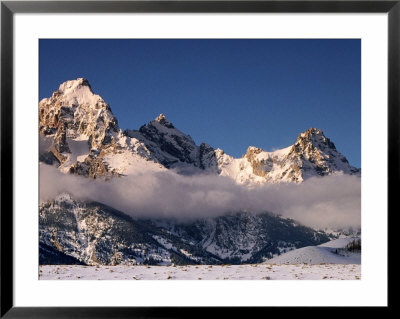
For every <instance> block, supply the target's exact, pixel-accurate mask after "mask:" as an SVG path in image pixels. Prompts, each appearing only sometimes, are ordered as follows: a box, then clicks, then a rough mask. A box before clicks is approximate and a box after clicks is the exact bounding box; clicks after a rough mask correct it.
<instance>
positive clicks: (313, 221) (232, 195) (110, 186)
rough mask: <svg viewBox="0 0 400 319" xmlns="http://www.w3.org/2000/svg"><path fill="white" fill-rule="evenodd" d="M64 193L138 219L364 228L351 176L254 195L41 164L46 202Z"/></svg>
mask: <svg viewBox="0 0 400 319" xmlns="http://www.w3.org/2000/svg"><path fill="white" fill-rule="evenodd" d="M63 192H67V193H69V194H71V196H72V197H73V198H75V199H78V200H91V201H97V202H101V203H103V204H106V205H109V206H111V207H113V208H115V209H118V210H120V211H123V212H125V213H127V214H129V215H131V216H133V217H157V218H159V217H172V218H181V219H191V218H200V217H215V216H220V215H223V214H225V213H227V212H237V211H241V210H245V211H251V212H254V213H259V212H263V211H270V212H273V213H276V214H280V215H282V216H284V217H288V218H293V219H295V220H297V221H299V222H300V223H302V224H304V225H307V226H311V227H316V228H325V227H328V228H334V229H336V228H342V227H343V228H347V227H350V226H351V227H354V228H359V227H360V225H361V179H360V178H359V177H356V176H347V175H342V176H327V177H323V178H321V177H319V178H317V177H316V178H311V179H308V180H306V181H305V182H304V183H302V184H269V185H263V186H259V187H254V188H251V189H249V188H247V187H244V186H240V185H237V184H236V183H235V182H234V181H233V180H231V179H230V178H227V177H221V176H210V175H196V176H182V175H178V174H176V173H174V172H170V171H166V172H157V173H146V174H137V175H131V176H126V177H123V178H114V179H112V180H110V181H107V182H104V181H100V180H89V179H87V178H84V177H81V176H73V175H66V174H63V173H61V172H60V171H58V170H57V169H56V168H55V167H52V166H49V165H45V164H40V201H41V202H43V201H47V200H51V199H54V198H55V197H56V196H57V195H58V194H60V193H63Z"/></svg>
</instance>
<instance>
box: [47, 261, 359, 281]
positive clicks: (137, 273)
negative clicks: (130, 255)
mask: <svg viewBox="0 0 400 319" xmlns="http://www.w3.org/2000/svg"><path fill="white" fill-rule="evenodd" d="M39 279H45V280H143V279H144V280H168V279H169V280H171V279H178V280H179V279H180V280H228V279H231V280H286V279H306V280H307V279H309V280H319V279H325V280H329V279H331V280H332V279H333V280H357V279H361V265H360V264H320V265H311V264H296V265H272V264H254V265H225V266H207V265H199V266H68V265H51V266H48V265H46V266H40V270H39Z"/></svg>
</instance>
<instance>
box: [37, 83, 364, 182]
mask: <svg viewBox="0 0 400 319" xmlns="http://www.w3.org/2000/svg"><path fill="white" fill-rule="evenodd" d="M39 132H40V136H41V138H42V139H44V140H47V144H50V146H49V147H47V149H46V150H45V151H44V152H42V153H41V154H40V160H41V161H43V162H45V163H47V164H53V165H56V166H57V167H58V168H59V169H60V170H61V171H63V172H64V173H71V174H78V175H83V176H87V177H90V178H98V177H104V178H106V179H107V178H112V177H115V176H123V175H126V174H128V175H129V174H131V173H132V172H134V171H135V168H134V166H133V165H129V164H130V163H135V165H137V166H138V167H139V168H140V169H143V167H146V169H151V170H158V169H161V170H162V169H171V168H173V169H175V170H176V171H177V172H178V173H179V172H180V173H183V174H185V173H187V172H190V173H191V174H193V173H196V172H197V173H199V172H201V173H207V174H214V175H222V176H227V177H230V178H232V179H234V180H235V181H236V182H237V183H239V184H244V185H253V184H263V183H280V182H295V183H301V182H302V181H304V180H305V179H307V178H309V177H312V176H325V175H334V174H360V170H359V169H357V168H355V167H352V166H351V165H350V164H349V163H348V161H347V159H346V158H345V157H344V156H343V155H342V154H340V153H339V152H338V151H337V150H336V147H335V145H334V144H333V142H331V141H330V139H329V138H327V137H325V135H324V134H323V132H322V130H320V129H317V128H310V129H308V130H306V131H305V132H302V133H300V134H299V135H298V137H297V140H296V141H295V143H294V144H293V145H291V146H289V147H287V148H284V149H281V150H276V151H273V152H266V151H265V150H262V149H261V148H258V147H255V146H249V148H248V149H247V151H246V153H245V154H244V155H243V156H242V157H241V158H234V157H232V156H230V155H228V154H226V153H225V152H224V151H223V150H221V149H219V148H217V149H214V148H213V147H212V146H210V145H208V144H206V143H204V142H202V143H201V144H200V145H196V143H195V142H194V140H193V139H192V138H191V137H190V135H187V134H185V133H183V132H181V131H180V130H178V129H177V128H176V127H175V126H174V125H173V124H172V123H171V122H170V121H168V120H167V118H166V116H165V115H164V114H160V115H159V116H157V117H156V118H155V119H154V120H152V121H150V122H149V123H147V124H145V125H142V126H141V127H140V128H139V129H138V130H130V129H127V130H124V131H122V130H121V129H120V128H119V126H118V120H117V119H116V118H115V116H114V115H113V113H112V111H111V108H110V106H109V105H108V104H107V103H106V102H105V101H104V100H103V99H102V98H101V96H100V95H97V94H94V93H93V91H92V88H91V86H90V84H89V81H88V80H87V79H84V78H78V79H77V80H72V81H66V82H64V83H62V84H61V85H60V87H59V89H58V90H56V91H55V92H54V93H53V94H52V96H51V97H50V98H46V99H43V100H41V101H40V103H39Z"/></svg>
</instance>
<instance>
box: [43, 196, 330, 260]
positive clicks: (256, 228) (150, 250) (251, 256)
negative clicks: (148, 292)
mask: <svg viewBox="0 0 400 319" xmlns="http://www.w3.org/2000/svg"><path fill="white" fill-rule="evenodd" d="M39 239H40V246H39V248H40V263H41V264H49V263H50V264H54V263H57V261H59V263H64V264H81V263H84V264H87V265H94V264H105V265H116V264H125V265H132V264H134V265H135V264H171V263H175V264H224V263H235V264H239V263H258V262H262V261H265V260H266V259H268V258H271V257H273V256H275V255H278V254H280V253H282V252H285V251H288V250H291V249H295V248H300V247H304V246H309V245H318V244H320V243H323V242H326V241H328V240H329V237H328V236H327V235H326V234H325V233H323V232H319V231H316V230H313V229H311V228H309V227H305V226H302V225H299V224H298V223H296V222H294V221H293V220H290V219H285V218H281V217H278V216H275V215H273V214H270V213H263V214H257V215H256V214H251V213H246V212H241V213H232V214H227V215H224V216H220V217H216V218H203V219H198V220H193V221H186V222H179V221H177V220H169V219H144V218H141V219H139V218H132V217H130V216H128V215H126V214H124V213H123V212H120V211H117V210H115V209H113V208H112V207H109V206H106V205H103V204H100V203H95V202H83V201H76V200H74V199H72V198H71V197H70V196H69V195H67V194H62V195H60V196H58V197H57V198H55V199H54V200H52V201H48V202H45V203H42V204H41V205H40V208H39Z"/></svg>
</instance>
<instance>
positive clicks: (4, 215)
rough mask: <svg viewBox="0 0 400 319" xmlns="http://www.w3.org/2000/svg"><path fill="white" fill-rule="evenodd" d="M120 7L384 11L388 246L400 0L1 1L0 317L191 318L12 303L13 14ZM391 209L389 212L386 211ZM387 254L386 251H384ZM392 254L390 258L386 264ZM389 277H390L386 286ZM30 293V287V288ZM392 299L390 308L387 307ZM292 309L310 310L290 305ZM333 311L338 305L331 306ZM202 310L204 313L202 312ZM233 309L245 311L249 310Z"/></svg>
mask: <svg viewBox="0 0 400 319" xmlns="http://www.w3.org/2000/svg"><path fill="white" fill-rule="evenodd" d="M100 12H103V13H105V12H107V13H108V12H109V13H119V12H160V13H162V12H164V13H167V12H169V13H180V12H182V13H189V12H197V13H199V12H206V13H211V12H248V13H252V12H269V13H271V12H281V13H296V12H314V13H326V12H329V13H345V12H350V13H366V12H368V13H388V35H389V36H388V112H389V117H388V137H389V138H388V150H389V151H388V159H389V161H388V169H389V172H390V174H389V172H386V173H387V174H388V207H389V209H388V212H387V213H388V220H389V223H388V232H389V238H388V247H389V244H390V242H391V240H390V236H391V235H392V233H393V232H391V231H390V226H392V227H393V223H392V225H391V223H390V220H391V215H394V214H395V213H398V209H397V208H398V204H397V202H398V201H397V197H398V195H397V189H398V186H399V168H398V166H399V150H400V148H399V144H400V134H399V133H400V132H399V131H400V127H399V124H398V121H399V120H400V116H399V115H400V0H396V1H380V0H375V1H371V0H356V1H346V0H342V1H329V0H319V1H318V0H317V1H314V0H308V1H282V0H275V1H274V0H269V1H1V238H0V240H1V243H0V245H1V248H0V249H1V250H0V251H1V279H0V280H1V281H0V284H1V291H0V293H1V312H0V315H1V317H5V318H132V317H140V318H144V317H152V318H159V317H165V318H177V317H192V316H193V315H194V313H193V309H191V308H190V307H182V308H179V307H166V308H165V307H162V308H161V307H155V308H146V307H122V308H112V307H84V308H82V307H64V308H63V307H59V308H58V307H57V308H53V307H33V308H25V307H15V306H14V303H13V294H14V291H13V252H12V250H13V242H12V238H13V120H14V118H13V54H14V52H13V17H14V14H15V13H100ZM390 213H391V214H390ZM388 256H389V254H388ZM389 262H390V258H389V260H388V264H389ZM389 283H390V280H389V281H388V287H389ZM33 293H34V292H33ZM390 299H391V298H389V299H388V307H382V308H383V309H389V308H390V304H391V302H390ZM291 310H294V311H296V314H297V315H299V314H301V313H304V314H306V313H308V311H309V309H305V308H301V307H300V308H297V307H296V308H294V307H291ZM332 311H334V312H336V310H334V309H333V310H332ZM202 312H203V313H202ZM206 312H207V313H212V314H213V315H216V316H219V315H220V316H224V314H226V309H224V308H223V307H219V308H214V309H210V308H208V307H205V308H203V309H196V312H195V314H196V315H206ZM235 314H238V315H241V314H243V315H247V316H248V315H249V313H248V309H245V308H241V309H235Z"/></svg>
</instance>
